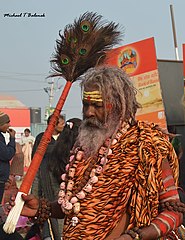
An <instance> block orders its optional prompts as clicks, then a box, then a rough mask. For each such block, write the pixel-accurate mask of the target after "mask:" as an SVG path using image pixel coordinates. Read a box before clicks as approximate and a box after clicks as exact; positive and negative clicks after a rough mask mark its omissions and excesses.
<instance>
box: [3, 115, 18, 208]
mask: <svg viewBox="0 0 185 240" xmlns="http://www.w3.org/2000/svg"><path fill="white" fill-rule="evenodd" d="M9 127H10V118H9V116H8V115H7V114H5V113H3V112H1V111H0V204H1V201H2V198H3V193H4V187H5V182H6V181H7V180H8V178H9V174H10V160H11V159H12V157H13V156H14V155H15V151H16V150H15V130H13V129H10V128H9ZM6 132H8V133H9V134H10V141H9V143H8V144H6V141H5V137H4V136H3V134H2V133H6Z"/></svg>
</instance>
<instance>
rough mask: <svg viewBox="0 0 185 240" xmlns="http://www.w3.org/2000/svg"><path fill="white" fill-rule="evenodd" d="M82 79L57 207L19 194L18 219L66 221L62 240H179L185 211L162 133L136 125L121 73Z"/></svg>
mask: <svg viewBox="0 0 185 240" xmlns="http://www.w3.org/2000/svg"><path fill="white" fill-rule="evenodd" d="M80 79H81V80H82V81H81V86H82V93H83V97H82V99H83V121H82V123H81V125H80V130H79V134H78V137H77V141H76V143H75V145H74V148H73V151H72V152H71V156H70V163H69V165H68V166H67V169H66V173H65V174H63V175H62V176H61V179H62V182H61V184H60V189H59V194H58V201H52V202H51V201H47V200H46V199H45V200H44V199H42V200H38V198H37V197H35V196H34V195H27V196H26V195H22V198H23V200H24V201H25V203H24V204H25V205H24V206H23V209H22V212H21V214H22V215H26V216H29V217H35V216H37V222H38V223H39V224H42V223H43V222H44V221H47V219H48V217H53V218H65V220H64V229H63V239H64V240H67V239H70V240H76V239H83V240H86V239H88V240H95V239H96V240H104V239H105V240H131V239H135V240H136V239H142V240H156V239H169V238H168V235H169V234H170V235H173V238H170V239H182V238H181V237H178V236H177V233H176V230H177V228H178V227H179V226H180V225H181V224H182V221H183V212H184V211H185V204H183V203H182V202H181V201H180V199H179V194H178V191H177V188H178V158H177V156H176V154H175V151H174V148H173V146H172V144H171V143H170V142H169V140H168V139H169V136H168V133H167V132H164V131H163V130H162V129H161V128H160V127H159V126H158V125H157V124H155V123H148V122H144V121H138V120H136V112H137V109H138V108H139V107H140V105H139V104H138V102H137V99H136V93H137V92H136V89H135V88H134V86H133V83H132V81H131V79H130V78H129V76H128V75H127V74H126V73H125V72H124V71H123V70H122V69H120V68H118V67H110V66H99V67H98V66H97V67H94V68H91V69H89V70H88V71H87V72H86V73H84V74H83V75H82V76H81V77H80ZM39 203H40V204H39ZM14 204H15V203H14V199H13V198H12V199H11V201H10V205H11V206H13V205H14ZM11 206H10V208H11Z"/></svg>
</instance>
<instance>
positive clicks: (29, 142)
mask: <svg viewBox="0 0 185 240" xmlns="http://www.w3.org/2000/svg"><path fill="white" fill-rule="evenodd" d="M34 142H35V138H34V137H33V136H32V135H31V131H30V129H29V128H25V129H24V134H23V135H22V137H21V140H20V142H19V143H20V145H21V146H22V152H23V154H24V167H26V168H28V167H29V166H30V163H31V153H32V148H33V144H34Z"/></svg>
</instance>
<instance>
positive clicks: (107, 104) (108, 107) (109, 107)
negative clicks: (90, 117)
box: [105, 102, 112, 111]
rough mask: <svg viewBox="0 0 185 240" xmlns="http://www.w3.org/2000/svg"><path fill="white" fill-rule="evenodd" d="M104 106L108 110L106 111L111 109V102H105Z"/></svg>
mask: <svg viewBox="0 0 185 240" xmlns="http://www.w3.org/2000/svg"><path fill="white" fill-rule="evenodd" d="M105 108H106V109H107V110H108V111H111V110H112V104H111V103H109V102H108V103H106V106H105Z"/></svg>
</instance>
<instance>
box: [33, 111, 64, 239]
mask: <svg viewBox="0 0 185 240" xmlns="http://www.w3.org/2000/svg"><path fill="white" fill-rule="evenodd" d="M51 117H52V115H51V116H49V118H48V120H47V124H49V122H50V119H51ZM64 125H65V118H64V116H63V115H60V116H59V118H58V121H57V123H56V126H55V128H54V131H53V134H52V137H51V141H50V142H49V144H48V146H47V149H46V152H45V155H44V157H43V159H42V162H41V165H40V167H39V170H38V172H37V174H36V177H35V179H34V181H33V184H32V188H31V192H32V193H34V195H36V196H37V197H39V198H43V197H45V198H49V199H52V200H53V199H55V197H56V194H55V193H54V190H53V189H54V188H55V187H56V188H57V187H58V183H57V182H56V181H54V179H52V180H51V174H50V173H49V170H48V163H49V157H50V155H51V152H52V150H53V147H54V145H55V143H56V141H57V139H58V137H59V135H60V134H61V132H62V131H63V128H64ZM43 134H44V132H42V133H39V134H38V135H37V136H36V139H35V143H34V145H33V151H32V158H33V156H34V154H35V152H36V150H37V147H38V145H39V143H40V140H41V138H42V136H43ZM51 224H52V230H53V231H52V233H51V230H50V229H51V227H50V226H51ZM52 234H53V237H54V239H55V240H60V234H59V231H58V223H57V220H56V219H51V220H49V219H48V221H47V222H46V223H45V224H44V226H43V228H42V231H41V235H42V236H41V238H42V239H44V240H49V239H52V238H51V237H52Z"/></svg>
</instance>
